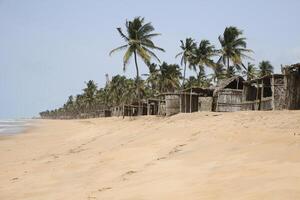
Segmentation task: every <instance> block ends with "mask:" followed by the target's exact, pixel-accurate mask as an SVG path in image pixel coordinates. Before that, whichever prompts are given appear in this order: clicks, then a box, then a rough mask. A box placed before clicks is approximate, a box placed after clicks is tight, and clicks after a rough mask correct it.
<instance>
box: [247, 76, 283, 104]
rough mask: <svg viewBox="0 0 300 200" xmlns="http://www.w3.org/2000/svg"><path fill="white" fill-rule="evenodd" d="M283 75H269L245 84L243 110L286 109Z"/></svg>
mask: <svg viewBox="0 0 300 200" xmlns="http://www.w3.org/2000/svg"><path fill="white" fill-rule="evenodd" d="M284 82H285V81H284V75H283V74H273V75H267V76H264V77H262V78H258V79H254V80H251V81H246V82H244V89H243V105H242V110H282V109H285V107H286V106H285V105H286V104H285V91H286V89H285V83H284Z"/></svg>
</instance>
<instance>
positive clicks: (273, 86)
mask: <svg viewBox="0 0 300 200" xmlns="http://www.w3.org/2000/svg"><path fill="white" fill-rule="evenodd" d="M274 79H275V78H274V75H272V81H271V85H272V86H271V87H272V110H275V80H274Z"/></svg>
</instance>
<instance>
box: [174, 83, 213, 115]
mask: <svg viewBox="0 0 300 200" xmlns="http://www.w3.org/2000/svg"><path fill="white" fill-rule="evenodd" d="M213 91H214V90H213V89H212V88H202V87H191V88H188V89H185V90H182V91H181V92H180V100H181V101H180V104H181V106H180V112H182V113H192V112H198V111H212V96H213Z"/></svg>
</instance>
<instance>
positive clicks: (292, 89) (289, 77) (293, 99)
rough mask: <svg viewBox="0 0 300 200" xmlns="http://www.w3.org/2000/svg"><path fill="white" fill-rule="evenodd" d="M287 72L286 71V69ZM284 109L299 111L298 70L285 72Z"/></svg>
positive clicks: (299, 72)
mask: <svg viewBox="0 0 300 200" xmlns="http://www.w3.org/2000/svg"><path fill="white" fill-rule="evenodd" d="M287 70H288V69H287ZM285 84H286V85H285V87H286V99H285V100H286V108H287V109H289V110H299V109H300V68H298V70H295V71H286V76H285Z"/></svg>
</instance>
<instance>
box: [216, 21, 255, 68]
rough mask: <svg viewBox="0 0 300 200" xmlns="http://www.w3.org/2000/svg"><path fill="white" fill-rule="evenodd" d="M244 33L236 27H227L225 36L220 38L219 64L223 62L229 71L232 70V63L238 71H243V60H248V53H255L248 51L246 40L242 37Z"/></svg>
mask: <svg viewBox="0 0 300 200" xmlns="http://www.w3.org/2000/svg"><path fill="white" fill-rule="evenodd" d="M242 34H243V31H241V30H239V29H237V28H236V27H233V26H230V27H226V28H225V31H224V33H223V35H220V36H219V42H220V44H221V49H220V50H219V53H220V55H221V56H220V59H219V61H218V63H220V62H223V64H224V66H226V67H227V70H228V69H229V68H230V61H231V63H232V65H233V66H234V67H235V68H237V69H238V70H239V69H241V66H242V59H243V58H248V59H251V57H249V56H248V55H247V53H251V52H253V51H252V50H251V49H247V43H246V38H244V37H241V36H242Z"/></svg>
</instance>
